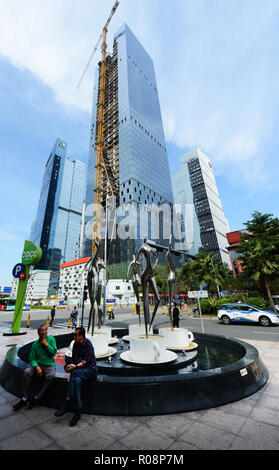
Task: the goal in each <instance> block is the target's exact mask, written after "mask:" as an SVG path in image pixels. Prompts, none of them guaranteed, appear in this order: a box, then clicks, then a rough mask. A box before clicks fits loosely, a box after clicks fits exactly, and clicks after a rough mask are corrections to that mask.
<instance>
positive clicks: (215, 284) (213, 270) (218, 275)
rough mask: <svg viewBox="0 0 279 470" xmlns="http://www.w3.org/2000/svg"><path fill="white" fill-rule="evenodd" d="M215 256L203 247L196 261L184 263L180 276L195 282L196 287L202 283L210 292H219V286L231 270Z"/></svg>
mask: <svg viewBox="0 0 279 470" xmlns="http://www.w3.org/2000/svg"><path fill="white" fill-rule="evenodd" d="M214 256H215V255H214V254H213V253H211V252H207V251H206V250H205V249H204V248H201V249H200V250H199V253H198V255H197V257H196V259H195V260H194V261H192V262H191V263H187V264H186V265H185V264H184V265H183V267H182V269H181V273H180V276H181V277H182V278H183V276H184V279H185V281H186V279H187V281H186V282H188V283H189V282H192V283H195V286H196V287H199V286H200V285H202V286H203V287H206V288H207V290H208V291H209V293H210V294H216V293H218V288H219V287H222V286H223V285H224V282H225V280H226V279H227V277H228V276H229V274H230V270H229V268H228V267H227V265H225V264H224V263H222V261H221V260H220V259H219V258H214ZM213 258H214V261H213Z"/></svg>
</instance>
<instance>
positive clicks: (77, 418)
mask: <svg viewBox="0 0 279 470" xmlns="http://www.w3.org/2000/svg"><path fill="white" fill-rule="evenodd" d="M80 417H81V411H79V410H77V411H76V412H75V414H74V416H73V418H72V420H71V422H70V426H71V427H73V426H75V425H76V424H77V422H78V421H79V420H80Z"/></svg>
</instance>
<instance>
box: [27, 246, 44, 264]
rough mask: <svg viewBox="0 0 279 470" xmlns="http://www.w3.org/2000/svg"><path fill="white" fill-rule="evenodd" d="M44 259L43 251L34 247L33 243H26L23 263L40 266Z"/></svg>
mask: <svg viewBox="0 0 279 470" xmlns="http://www.w3.org/2000/svg"><path fill="white" fill-rule="evenodd" d="M41 257H42V249H41V248H40V247H39V246H36V245H34V243H32V242H28V241H26V242H25V245H24V251H23V253H22V263H23V264H25V265H27V266H30V265H35V264H38V262H39V261H40V259H41Z"/></svg>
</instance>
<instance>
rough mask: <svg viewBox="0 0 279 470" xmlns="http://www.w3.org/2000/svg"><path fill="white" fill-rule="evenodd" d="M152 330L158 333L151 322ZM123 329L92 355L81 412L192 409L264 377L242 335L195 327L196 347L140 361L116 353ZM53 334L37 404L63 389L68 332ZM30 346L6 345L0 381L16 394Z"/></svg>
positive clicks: (227, 398) (53, 400)
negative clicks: (49, 371) (52, 367)
mask: <svg viewBox="0 0 279 470" xmlns="http://www.w3.org/2000/svg"><path fill="white" fill-rule="evenodd" d="M154 333H155V334H156V333H158V331H157V330H156V328H155V327H154ZM127 334H128V328H125V329H115V330H112V335H113V336H115V335H116V336H117V337H118V339H119V341H118V343H117V345H116V353H115V354H114V355H113V356H111V357H110V358H109V359H107V358H106V359H99V360H98V368H99V377H98V379H97V381H96V382H94V383H92V384H90V386H87V387H84V389H83V394H84V397H83V401H84V408H85V410H84V411H85V413H88V414H99V415H111V416H113V415H115V416H133V415H134V416H135V415H157V414H167V413H178V412H186V411H196V410H201V409H207V408H212V407H217V406H220V405H225V404H227V403H231V402H234V401H237V400H241V399H243V398H245V397H248V396H249V395H252V394H253V393H256V392H257V391H258V390H260V389H261V388H262V387H263V386H264V385H265V384H266V382H267V380H268V370H267V369H266V367H265V366H264V364H263V363H262V361H261V359H260V357H259V353H258V351H257V349H256V348H255V347H253V346H251V345H249V344H248V343H245V342H243V341H239V340H236V339H231V338H228V337H224V336H217V335H206V334H198V333H195V340H196V341H197V343H198V350H196V351H191V352H187V353H185V352H177V353H176V354H175V356H176V358H175V359H174V360H172V361H162V362H160V361H156V360H153V361H151V363H147V364H146V363H144V361H139V362H136V361H124V360H123V359H121V355H122V357H123V353H125V352H127V351H130V345H129V343H127V342H126V343H125V342H124V341H123V340H122V338H123V337H124V336H125V335H127ZM159 336H160V335H159ZM55 339H56V342H57V346H58V350H59V353H58V354H57V357H56V378H55V380H54V382H53V384H52V386H51V388H50V389H49V392H48V393H47V394H46V396H45V397H44V399H43V402H42V405H44V406H48V407H51V408H55V409H57V408H58V407H59V406H60V404H61V401H62V400H63V399H64V397H65V393H66V385H67V377H68V374H67V373H66V372H65V370H64V365H65V355H64V351H65V349H68V348H69V345H70V343H71V341H72V340H73V333H71V334H66V335H59V336H56V337H55ZM31 346H32V343H29V344H25V345H19V346H15V347H12V348H11V349H10V350H9V351H8V353H7V355H6V358H5V361H4V364H3V366H2V369H1V376H0V383H1V385H2V386H3V387H4V388H5V389H6V390H7V391H9V392H10V393H12V394H14V395H16V396H21V395H22V375H23V371H24V369H25V368H27V367H28V366H29V364H28V358H29V353H30V350H31ZM111 359H112V360H111ZM34 387H36V383H34Z"/></svg>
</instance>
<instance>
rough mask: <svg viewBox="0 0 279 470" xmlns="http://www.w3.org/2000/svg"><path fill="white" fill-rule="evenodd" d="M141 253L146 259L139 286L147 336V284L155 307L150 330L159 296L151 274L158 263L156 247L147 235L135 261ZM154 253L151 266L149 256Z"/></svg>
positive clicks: (158, 303)
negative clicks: (153, 261)
mask: <svg viewBox="0 0 279 470" xmlns="http://www.w3.org/2000/svg"><path fill="white" fill-rule="evenodd" d="M140 255H143V256H144V258H145V261H146V265H145V268H144V271H143V272H142V274H141V287H142V295H143V313H144V322H145V332H146V337H147V338H148V324H147V314H148V285H149V286H150V288H151V290H152V291H153V294H154V298H155V308H154V311H153V315H152V319H151V322H150V326H149V331H150V330H151V327H152V324H153V321H154V318H155V316H156V313H157V310H158V307H159V305H160V296H159V292H158V289H157V285H156V281H155V277H154V274H153V269H154V268H155V266H156V265H157V263H158V259H159V258H158V253H157V250H156V248H154V247H152V246H150V245H149V244H148V237H145V238H144V241H143V244H142V246H141V247H140V248H139V250H138V252H137V255H136V258H135V262H136V261H137V260H138V258H139V256H140ZM152 255H154V256H155V257H156V263H155V265H154V266H152V260H151V257H152Z"/></svg>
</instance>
